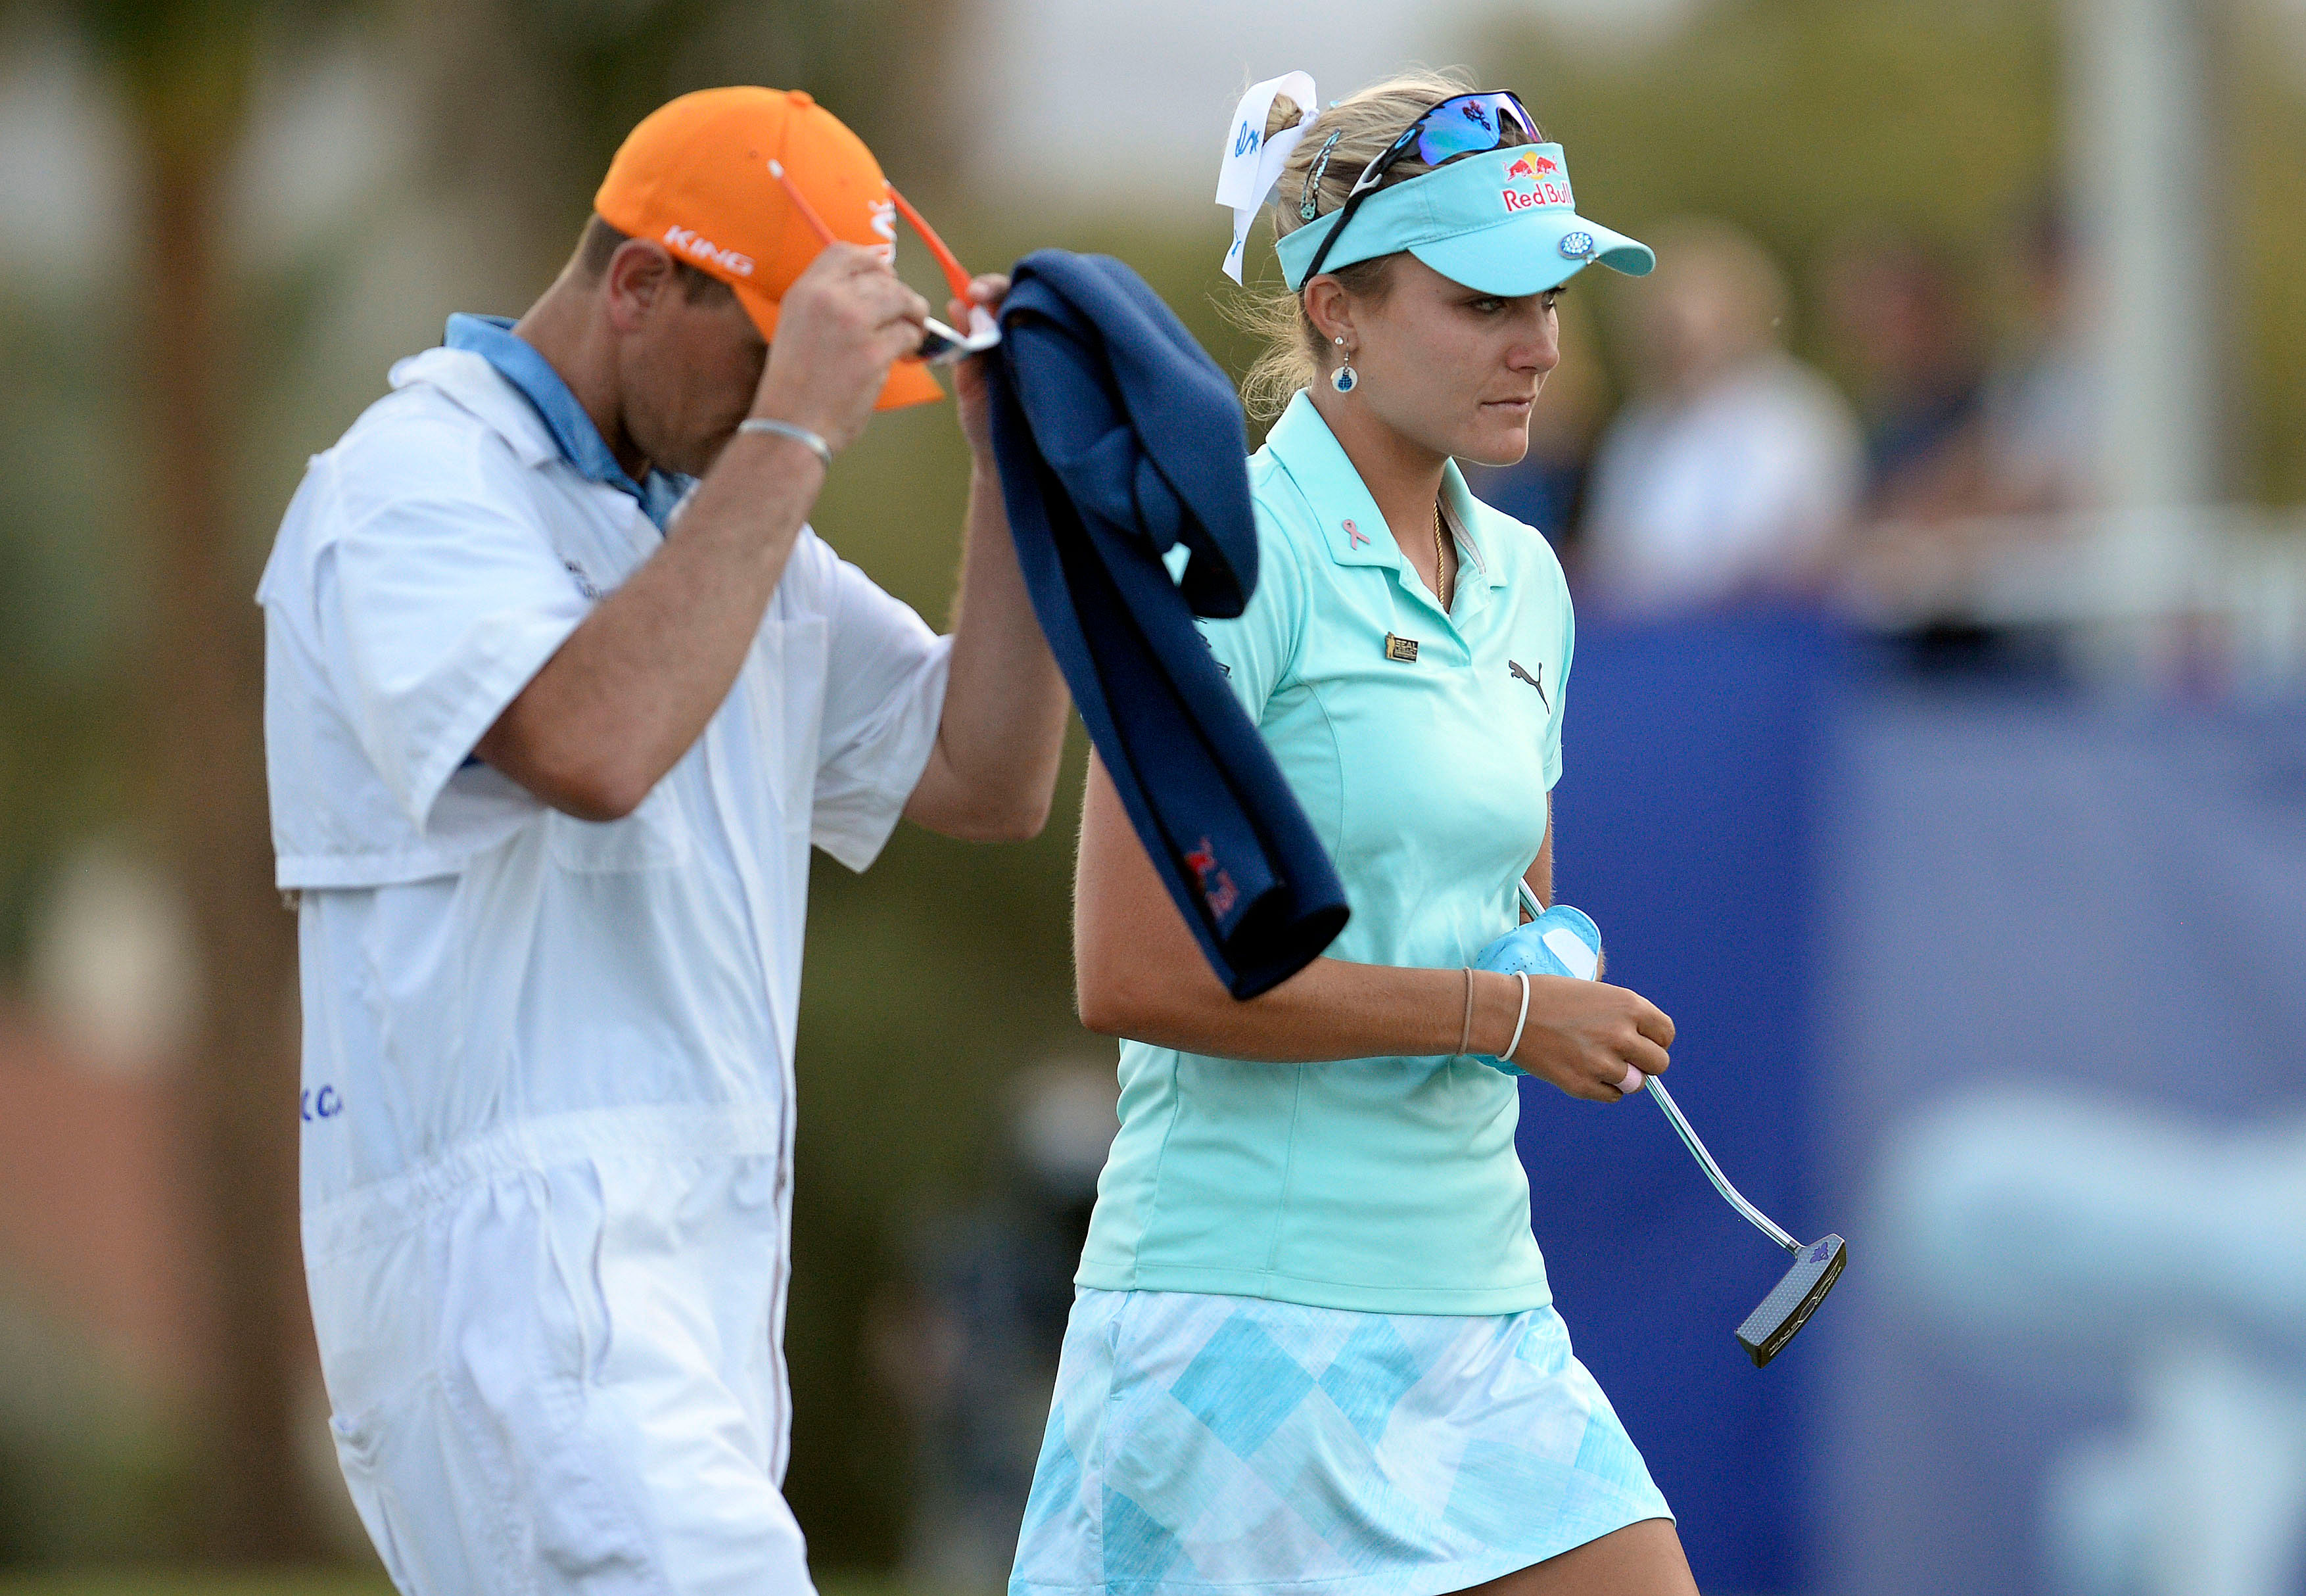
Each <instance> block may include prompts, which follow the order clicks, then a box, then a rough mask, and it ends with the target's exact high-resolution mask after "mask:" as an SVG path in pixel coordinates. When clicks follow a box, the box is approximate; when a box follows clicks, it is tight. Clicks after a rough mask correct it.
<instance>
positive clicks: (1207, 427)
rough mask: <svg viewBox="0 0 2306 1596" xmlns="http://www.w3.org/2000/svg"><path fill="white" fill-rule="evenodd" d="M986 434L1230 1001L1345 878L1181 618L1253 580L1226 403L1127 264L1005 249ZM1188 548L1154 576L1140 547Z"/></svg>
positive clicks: (1071, 651)
mask: <svg viewBox="0 0 2306 1596" xmlns="http://www.w3.org/2000/svg"><path fill="white" fill-rule="evenodd" d="M1001 330H1002V343H1001V348H1000V358H999V359H998V360H996V361H995V362H994V363H993V366H992V373H993V381H992V393H993V444H994V449H995V454H996V455H997V456H998V457H999V460H1000V466H1001V491H1002V495H1003V497H1004V499H1006V500H1007V502H1008V506H1009V527H1010V531H1011V533H1012V534H1013V535H1014V537H1015V538H1016V541H1017V558H1018V560H1019V562H1020V563H1021V565H1022V566H1023V567H1024V571H1025V583H1026V585H1027V586H1028V587H1029V589H1030V590H1031V592H1032V596H1033V610H1034V612H1035V613H1036V614H1037V615H1038V616H1039V617H1040V621H1041V629H1042V631H1044V632H1045V633H1046V634H1047V635H1048V639H1049V646H1050V648H1051V649H1052V650H1054V651H1055V654H1056V657H1057V664H1058V665H1059V666H1060V667H1061V668H1062V669H1063V671H1064V673H1065V681H1066V683H1067V684H1068V685H1069V686H1070V687H1072V695H1073V702H1074V703H1075V704H1077V705H1079V706H1080V714H1081V720H1082V721H1083V722H1084V723H1085V724H1086V725H1087V726H1088V727H1089V739H1090V740H1091V741H1092V742H1094V743H1095V744H1096V745H1097V753H1098V755H1101V756H1102V757H1103V759H1104V761H1105V766H1106V770H1108V771H1109V772H1112V775H1113V783H1114V786H1115V788H1116V789H1118V790H1119V791H1120V794H1121V801H1122V803H1123V806H1124V807H1126V808H1127V809H1128V811H1129V818H1130V822H1131V824H1133V825H1134V826H1135V827H1136V828H1137V835H1138V837H1139V838H1140V840H1141V841H1143V842H1144V844H1145V851H1146V852H1147V853H1148V854H1149V855H1150V856H1151V858H1152V860H1153V865H1154V867H1155V868H1156V869H1157V870H1158V871H1159V872H1160V874H1161V879H1162V880H1163V881H1164V882H1165V883H1167V885H1168V888H1169V895H1170V896H1171V897H1172V898H1174V899H1175V900H1176V902H1177V907H1178V909H1179V910H1180V911H1181V912H1182V913H1183V915H1184V917H1185V923H1186V924H1187V925H1188V926H1191V927H1192V930H1193V935H1195V936H1196V937H1198V938H1199V939H1200V944H1201V951H1202V952H1204V953H1206V954H1208V955H1209V964H1210V966H1211V968H1213V969H1215V970H1216V971H1217V977H1218V978H1219V979H1220V980H1222V981H1223V982H1224V983H1225V984H1226V989H1227V990H1228V991H1230V992H1231V993H1232V994H1234V996H1235V997H1237V998H1250V997H1255V996H1256V995H1257V994H1259V993H1260V992H1263V991H1265V990H1267V989H1268V988H1269V987H1271V986H1277V985H1278V984H1279V983H1281V982H1283V981H1285V980H1287V979H1288V978H1289V977H1291V976H1294V975H1295V974H1296V973H1297V972H1298V971H1299V970H1300V969H1303V968H1304V967H1305V966H1306V965H1307V964H1309V963H1311V961H1312V960H1313V959H1314V958H1315V957H1316V956H1317V955H1319V954H1320V952H1321V950H1322V949H1323V948H1326V947H1328V945H1329V943H1330V942H1331V941H1332V940H1333V939H1335V937H1336V936H1337V933H1338V932H1339V931H1340V930H1342V929H1343V928H1344V926H1345V912H1346V910H1345V887H1344V885H1343V883H1340V882H1339V881H1338V880H1337V870H1336V868H1335V866H1332V865H1331V864H1330V862H1329V856H1328V853H1327V852H1326V851H1324V850H1323V849H1322V847H1321V844H1320V839H1318V838H1317V837H1315V836H1314V834H1313V828H1312V826H1311V824H1309V823H1308V822H1307V821H1306V819H1305V812H1304V811H1303V810H1302V808H1300V807H1298V804H1297V798H1296V795H1295V794H1294V793H1292V792H1291V791H1290V790H1289V783H1288V781H1286V780H1285V778H1284V777H1283V776H1282V774H1281V770H1280V767H1279V766H1278V765H1277V764H1274V762H1273V755H1272V753H1271V752H1270V751H1269V750H1268V748H1267V747H1266V746H1265V739H1264V738H1261V737H1260V736H1259V735H1258V732H1257V728H1256V727H1255V726H1254V725H1252V724H1251V722H1250V719H1249V717H1248V716H1247V715H1245V714H1243V713H1242V708H1241V704H1240V703H1239V701H1237V700H1236V699H1235V698H1234V696H1233V693H1232V691H1231V690H1230V689H1229V688H1228V687H1226V683H1225V679H1224V676H1223V675H1222V674H1221V673H1220V672H1219V670H1218V669H1217V661H1215V660H1214V659H1213V658H1212V657H1211V656H1210V654H1209V645H1208V644H1206V643H1205V642H1203V641H1202V639H1201V635H1200V632H1199V631H1198V630H1197V629H1196V628H1195V627H1194V625H1193V617H1194V616H1195V615H1197V614H1198V615H1217V616H1233V615H1239V614H1240V613H1241V610H1242V606H1243V604H1244V603H1246V602H1248V599H1249V595H1250V593H1251V591H1252V590H1254V589H1255V587H1256V585H1257V523H1256V519H1255V516H1254V514H1253V512H1252V511H1251V508H1250V496H1249V469H1248V460H1247V449H1248V440H1247V434H1246V431H1245V429H1244V427H1243V422H1242V414H1241V401H1240V400H1239V399H1237V398H1236V397H1234V391H1233V384H1232V383H1231V382H1230V381H1228V380H1226V374H1225V373H1224V372H1223V371H1220V370H1218V369H1217V363H1216V362H1215V361H1213V360H1211V359H1210V358H1209V355H1208V354H1206V353H1205V352H1204V351H1203V350H1202V348H1201V346H1200V345H1198V344H1196V343H1194V342H1193V337H1192V335H1191V333H1189V332H1187V331H1186V330H1185V329H1184V327H1183V324H1182V323H1181V322H1179V321H1178V320H1177V318H1176V317H1175V316H1174V315H1173V314H1171V313H1170V311H1169V307H1168V306H1166V305H1165V304H1163V303H1161V301H1160V299H1159V297H1158V296H1157V295H1156V294H1154V292H1153V290H1152V289H1150V288H1149V287H1147V286H1145V282H1144V279H1143V278H1141V277H1139V276H1138V275H1137V274H1136V273H1135V272H1133V271H1132V270H1130V269H1129V268H1128V267H1126V266H1124V265H1123V264H1122V263H1121V262H1120V261H1118V260H1113V259H1112V258H1110V257H1109V256H1105V255H1075V254H1071V253H1068V252H1065V251H1063V250H1041V251H1038V252H1035V253H1033V254H1030V255H1028V256H1026V257H1025V259H1024V260H1021V261H1019V262H1018V263H1017V268H1016V271H1015V274H1014V277H1013V285H1012V287H1011V288H1010V290H1009V298H1008V300H1007V302H1006V303H1004V304H1003V306H1002V308H1001ZM1179 543H1183V545H1184V546H1185V547H1186V548H1187V549H1189V550H1191V554H1192V559H1191V563H1190V564H1188V565H1187V566H1186V568H1185V572H1184V576H1183V579H1182V580H1180V581H1172V580H1171V579H1170V576H1169V572H1168V569H1167V568H1166V567H1165V566H1164V565H1163V564H1162V562H1161V557H1162V555H1163V554H1165V553H1166V552H1167V551H1168V550H1170V549H1172V548H1174V547H1175V546H1176V545H1177V544H1179Z"/></svg>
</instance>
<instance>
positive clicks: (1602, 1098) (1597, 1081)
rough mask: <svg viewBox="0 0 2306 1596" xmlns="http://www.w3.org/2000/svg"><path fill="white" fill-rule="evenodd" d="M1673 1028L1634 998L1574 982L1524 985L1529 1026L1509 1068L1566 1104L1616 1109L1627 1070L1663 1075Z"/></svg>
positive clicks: (1619, 989) (1550, 979) (1542, 979)
mask: <svg viewBox="0 0 2306 1596" xmlns="http://www.w3.org/2000/svg"><path fill="white" fill-rule="evenodd" d="M1671 1046H1673V1021H1672V1020H1669V1019H1668V1018H1666V1015H1665V1012H1664V1011H1662V1010H1661V1009H1660V1008H1659V1007H1658V1006H1657V1005H1656V1004H1655V1003H1652V1002H1650V1000H1649V999H1647V998H1645V997H1644V996H1643V995H1642V994H1640V993H1638V992H1631V991H1628V990H1627V989H1626V988H1625V987H1623V986H1610V985H1609V984H1608V983H1607V982H1605V981H1581V980H1578V979H1577V978H1576V977H1574V976H1532V977H1530V978H1529V1023H1528V1024H1527V1025H1526V1026H1525V1027H1524V1028H1523V1029H1522V1034H1521V1046H1520V1047H1519V1048H1518V1049H1516V1051H1515V1053H1514V1055H1513V1058H1512V1060H1511V1062H1512V1063H1515V1064H1516V1065H1518V1066H1519V1067H1520V1068H1521V1069H1522V1070H1524V1071H1527V1072H1528V1073H1529V1074H1532V1075H1534V1076H1537V1077H1538V1078H1539V1079H1540V1080H1550V1081H1551V1082H1552V1083H1553V1084H1554V1085H1556V1086H1558V1087H1559V1088H1561V1089H1562V1090H1563V1091H1565V1092H1567V1093H1568V1094H1569V1095H1570V1096H1571V1097H1584V1098H1586V1099H1588V1100H1590V1101H1592V1102H1595V1103H1615V1102H1617V1101H1618V1099H1619V1098H1620V1097H1625V1096H1626V1093H1624V1092H1623V1091H1621V1090H1619V1089H1618V1083H1619V1082H1620V1081H1622V1080H1626V1079H1627V1075H1626V1071H1627V1070H1628V1069H1634V1070H1639V1071H1641V1072H1642V1073H1643V1074H1644V1075H1662V1074H1664V1073H1665V1068H1666V1064H1667V1063H1669V1062H1670V1061H1669V1059H1668V1056H1667V1054H1666V1049H1667V1048H1669V1047H1671Z"/></svg>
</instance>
